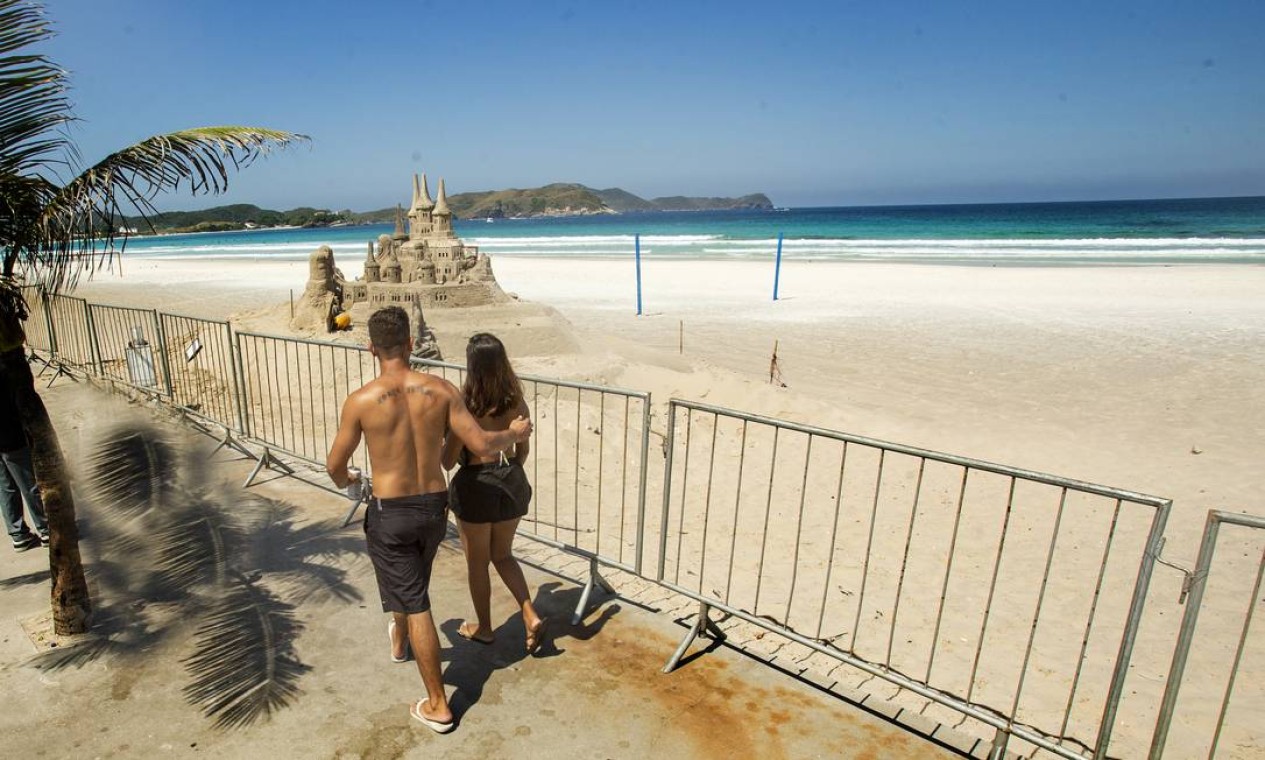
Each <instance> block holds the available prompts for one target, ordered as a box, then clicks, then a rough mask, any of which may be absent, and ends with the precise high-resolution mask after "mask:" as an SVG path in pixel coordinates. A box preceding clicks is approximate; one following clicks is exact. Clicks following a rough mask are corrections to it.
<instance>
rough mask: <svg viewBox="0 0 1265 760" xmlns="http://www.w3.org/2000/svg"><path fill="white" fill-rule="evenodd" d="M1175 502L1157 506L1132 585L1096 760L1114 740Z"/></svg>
mask: <svg viewBox="0 0 1265 760" xmlns="http://www.w3.org/2000/svg"><path fill="white" fill-rule="evenodd" d="M1172 506H1173V502H1172V501H1165V502H1164V503H1163V505H1162V506H1160V507H1159V508H1158V509H1157V510H1156V515H1155V521H1154V522H1152V523H1151V533H1150V535H1148V536H1147V540H1146V549H1145V550H1144V551H1143V554H1142V562H1141V564H1140V566H1139V567H1138V577H1137V581H1136V582H1135V583H1134V586H1133V598H1132V599H1131V600H1130V601H1129V616H1128V618H1127V621H1126V623H1125V629H1124V633H1123V635H1121V637H1120V651H1119V654H1117V655H1116V666H1115V669H1114V671H1113V672H1112V675H1111V686H1110V688H1109V689H1108V692H1107V701H1106V705H1105V706H1104V708H1103V717H1102V721H1101V723H1100V724H1099V725H1100V726H1101V728H1100V730H1099V732H1098V741H1097V743H1096V744H1095V746H1094V759H1095V760H1102V758H1105V757H1106V756H1107V747H1108V745H1109V744H1111V730H1112V727H1113V726H1114V725H1115V722H1116V713H1117V712H1118V711H1119V710H1120V695H1121V693H1123V692H1124V679H1125V676H1126V675H1128V673H1129V660H1130V658H1132V656H1133V644H1134V642H1135V640H1136V639H1137V635H1138V624H1139V623H1140V622H1141V621H1142V607H1143V605H1145V604H1146V592H1147V589H1148V588H1150V586H1151V573H1152V571H1154V569H1155V558H1156V557H1158V556H1159V553H1160V546H1161V545H1162V544H1163V541H1164V538H1163V537H1164V526H1165V525H1167V524H1168V512H1169V510H1170V509H1171V508H1172Z"/></svg>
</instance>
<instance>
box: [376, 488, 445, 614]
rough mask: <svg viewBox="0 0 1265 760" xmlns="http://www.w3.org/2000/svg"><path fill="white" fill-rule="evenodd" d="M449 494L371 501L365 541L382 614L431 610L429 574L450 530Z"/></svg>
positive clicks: (427, 494)
mask: <svg viewBox="0 0 1265 760" xmlns="http://www.w3.org/2000/svg"><path fill="white" fill-rule="evenodd" d="M447 511H448V492H447V491H437V492H435V493H424V494H421V495H418V496H400V497H397V498H393V499H371V500H370V502H369V508H368V510H366V511H365V539H366V541H368V543H369V559H371V560H373V571H374V575H376V576H377V577H378V594H379V595H380V596H381V597H382V611H383V612H403V613H406V614H412V613H418V612H426V611H427V610H429V609H430V569H431V565H432V564H433V563H434V562H435V553H436V552H437V551H439V543H440V542H441V541H443V540H444V534H445V533H446V532H447V530H448V520H447Z"/></svg>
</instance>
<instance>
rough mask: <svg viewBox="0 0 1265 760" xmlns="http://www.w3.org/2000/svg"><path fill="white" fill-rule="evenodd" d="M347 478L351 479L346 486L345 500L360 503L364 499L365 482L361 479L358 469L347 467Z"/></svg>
mask: <svg viewBox="0 0 1265 760" xmlns="http://www.w3.org/2000/svg"><path fill="white" fill-rule="evenodd" d="M347 477H349V478H351V482H350V483H348V484H347V498H348V499H351V500H352V501H360V500H361V499H363V498H364V497H365V480H364V478H363V477H361V474H360V468H359V467H348V468H347Z"/></svg>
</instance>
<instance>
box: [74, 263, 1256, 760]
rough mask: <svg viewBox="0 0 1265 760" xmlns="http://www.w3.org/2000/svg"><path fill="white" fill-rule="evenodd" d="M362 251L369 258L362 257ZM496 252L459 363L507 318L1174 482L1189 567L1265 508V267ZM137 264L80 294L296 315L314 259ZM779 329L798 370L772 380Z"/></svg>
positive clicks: (456, 339) (1135, 716) (1247, 741)
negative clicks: (1236, 524)
mask: <svg viewBox="0 0 1265 760" xmlns="http://www.w3.org/2000/svg"><path fill="white" fill-rule="evenodd" d="M339 266H340V268H341V269H342V270H343V272H344V273H345V274H346V275H348V276H350V277H354V276H356V275H357V274H359V266H360V264H359V263H358V262H354V263H348V262H343V261H340V262H339ZM493 266H494V269H495V272H496V274H497V277H498V280H499V281H500V283H501V285H502V287H503V288H504V290H505V291H506V292H508V293H513V294H515V295H516V296H517V297H518V298H519V299H521V301H522V302H520V303H516V304H508V305H504V306H492V307H480V308H475V309H462V310H451V311H446V310H442V309H432V310H430V311H428V312H427V314H426V318H427V320H428V323H429V324H430V325H431V326H432V327H433V328H434V330H435V331H436V333H437V335H438V338H439V341H440V345H441V347H442V348H443V350H444V352H445V357H446V358H449V359H452V360H454V361H458V362H460V361H461V360H462V357H461V350H462V347H463V346H464V343H465V339H466V338H467V337H468V335H469V334H471V333H473V332H475V331H478V330H489V331H492V332H497V333H500V334H502V336H503V337H504V338H505V340H506V343H507V345H508V347H509V349H510V351H511V354H512V355H513V356H514V358H515V360H516V363H517V365H518V367H519V368H520V370H521V371H526V372H531V373H535V374H538V375H544V376H552V377H560V378H566V379H574V380H586V381H590V382H597V383H605V384H613V385H618V386H621V387H625V388H632V389H640V390H646V391H650V392H652V393H653V394H654V398H655V401H656V403H657V404H662V403H665V402H666V400H667V399H668V398H670V397H680V398H684V399H689V400H696V401H704V402H707V403H710V404H717V405H721V406H725V407H731V408H734V409H738V410H742V411H748V412H755V413H760V414H765V415H769V416H773V417H778V418H782V419H786V420H791V421H795V422H800V423H805V424H810V425H817V426H821V427H825V428H832V429H836V430H842V431H846V432H848V433H853V434H858V435H864V436H868V437H872V438H877V439H882V440H887V441H894V442H898V443H903V444H908V445H913V446H918V447H924V448H929V449H933V450H937V451H943V452H950V453H953V454H958V455H963V456H967V457H973V458H978V459H984V460H989V461H994V462H998V463H1002V464H1006V465H1013V466H1017V467H1021V468H1025V469H1030V470H1035V471H1040V472H1047V473H1053V474H1057V475H1061V476H1065V477H1069V478H1074V479H1078V480H1083V481H1089V482H1094V483H1100V484H1104V485H1109V486H1115V487H1119V488H1123V489H1128V490H1132V491H1137V492H1140V493H1145V494H1153V495H1156V496H1161V497H1167V498H1171V499H1173V501H1174V505H1173V512H1172V515H1171V517H1170V519H1169V521H1168V529H1167V531H1166V533H1165V535H1166V536H1167V538H1168V541H1167V545H1166V546H1165V547H1164V550H1163V554H1162V556H1163V558H1164V559H1166V560H1168V561H1171V562H1174V563H1177V564H1179V565H1181V566H1183V567H1187V568H1189V567H1191V566H1192V565H1193V564H1194V560H1195V555H1196V553H1197V550H1198V541H1199V535H1200V532H1201V530H1202V528H1203V524H1204V517H1205V514H1206V512H1207V511H1208V510H1209V509H1224V510H1229V511H1246V512H1252V513H1256V514H1261V513H1265V497H1262V493H1263V490H1262V477H1261V468H1260V463H1261V462H1262V461H1265V297H1263V296H1265V268H1262V267H1255V266H1229V265H1221V266H1198V265H1190V266H1173V267H1159V266H1155V267H1088V266H1083V267H1082V266H1075V267H983V266H933V265H907V264H886V263H863V264H857V263H827V262H812V263H805V262H790V263H787V264H785V265H784V267H783V270H782V275H781V283H780V295H781V298H780V300H778V301H777V302H774V301H773V300H772V297H771V295H772V279H773V272H772V267H771V266H770V265H769V264H767V263H757V262H749V261H722V260H714V261H678V262H665V261H654V260H651V261H647V262H645V263H644V269H643V276H644V281H643V307H644V312H645V313H644V314H643V315H642V316H637V315H636V314H635V310H636V290H635V283H634V279H633V276H634V272H633V266H632V263H631V262H620V261H612V260H582V259H565V260H564V259H536V258H528V257H511V256H502V257H498V258H495V259H494V262H493ZM124 272H125V273H124V276H123V277H121V278H120V277H119V276H117V273H114V274H110V273H100V274H98V275H97V277H95V278H94V279H93V280H92V281H90V282H84V283H83V284H82V285H81V287H80V289H79V291H78V292H77V293H76V294H77V295H80V296H85V297H88V298H89V299H91V300H93V301H96V302H101V303H113V304H120V305H132V306H145V307H152V308H158V309H162V310H168V311H173V312H176V313H181V314H188V315H193V316H204V317H215V318H219V319H224V318H231V319H233V321H234V323H235V324H237V325H242V326H245V327H249V328H250V329H256V330H260V331H264V332H272V333H278V334H283V333H286V332H287V331H288V329H287V326H286V317H287V313H288V307H287V306H286V301H287V298H288V294H289V291H290V290H291V289H293V290H294V291H295V292H296V293H298V292H301V290H302V288H303V283H304V280H305V277H306V264H305V263H304V262H266V261H240V260H237V261H215V260H204V261H161V260H158V259H152V258H151V259H146V258H132V259H128V260H127V261H126V263H125V270H124ZM308 337H312V336H308ZM775 343H776V345H777V355H778V366H779V369H780V377H781V381H782V382H783V383H785V387H780V386H775V385H771V384H770V383H769V371H770V359H771V356H772V352H773V348H774V345H775ZM657 425H658V426H660V427H661V426H662V425H663V422H662V421H661V420H660V421H658V422H657ZM660 461H661V460H660V459H659V458H658V457H655V458H654V459H653V460H652V462H653V463H657V462H660ZM656 509H657V506H656ZM1249 544H1250V542H1248V543H1244V544H1241V545H1240V544H1233V545H1231V546H1230V547H1229V548H1227V549H1226V550H1225V551H1226V554H1225V556H1224V557H1223V559H1225V561H1227V562H1230V563H1232V564H1231V565H1230V566H1231V567H1241V568H1246V569H1250V570H1253V571H1254V570H1255V567H1256V564H1255V563H1256V562H1257V558H1258V556H1259V555H1258V554H1253V553H1252V551H1250V550H1248V549H1246V548H1244V549H1243V550H1242V551H1239V549H1240V548H1242V547H1246V546H1248V545H1249ZM1257 545H1259V543H1258V544H1257ZM1256 551H1259V550H1256ZM915 564H916V563H915ZM925 570H926V572H927V573H928V575H930V574H931V570H930V569H925ZM914 572H915V574H916V573H917V572H919V570H918V569H917V568H916V567H915V570H914ZM1180 583H1181V575H1180V574H1179V573H1178V572H1177V571H1174V570H1171V569H1168V568H1165V567H1157V569H1156V572H1155V577H1154V580H1153V584H1152V590H1153V593H1152V594H1151V599H1150V601H1149V602H1148V603H1149V604H1150V612H1151V614H1149V615H1148V616H1146V617H1144V620H1143V626H1142V629H1141V632H1140V637H1139V644H1138V648H1137V653H1136V655H1135V658H1134V665H1133V667H1132V669H1131V674H1130V680H1129V681H1128V682H1127V684H1126V686H1127V688H1126V700H1125V706H1124V707H1123V708H1122V713H1121V719H1120V723H1119V725H1118V726H1117V731H1116V734H1117V741H1118V742H1119V744H1118V745H1116V744H1113V755H1114V754H1120V755H1124V756H1131V757H1133V756H1140V755H1142V754H1144V751H1145V747H1146V744H1147V742H1149V738H1150V731H1151V728H1152V727H1153V722H1154V715H1155V713H1154V707H1155V704H1156V703H1157V702H1158V695H1159V693H1160V692H1161V691H1162V689H1163V677H1164V674H1165V673H1166V672H1167V669H1168V664H1169V659H1170V658H1171V655H1172V646H1173V642H1174V640H1175V630H1176V624H1177V622H1178V620H1177V618H1178V617H1179V616H1180V614H1181V611H1182V608H1181V607H1179V606H1177V604H1176V599H1177V595H1178V590H1179V587H1180ZM1241 625H1242V616H1241V612H1240V613H1239V615H1238V617H1236V616H1235V615H1234V614H1231V613H1227V614H1224V615H1211V616H1207V618H1206V620H1205V621H1204V622H1202V623H1201V635H1207V636H1210V637H1217V638H1216V641H1218V642H1220V641H1228V642H1231V643H1230V644H1228V645H1227V646H1229V647H1231V648H1232V647H1233V642H1234V641H1236V640H1237V635H1238V630H1239V627H1241ZM1068 635H1069V636H1079V632H1076V631H1069V634H1068ZM1259 638H1260V637H1257V640H1258V641H1259ZM1016 647H1017V649H1016V654H1018V653H1021V652H1022V641H1017V642H1016ZM1259 648H1260V647H1259V645H1257V647H1256V649H1255V650H1251V651H1249V652H1248V654H1247V655H1245V667H1246V666H1247V665H1249V664H1250V665H1251V667H1252V668H1255V670H1245V671H1243V672H1241V673H1240V677H1239V679H1240V682H1239V686H1238V689H1240V690H1244V694H1245V696H1244V699H1245V700H1246V701H1245V702H1243V703H1236V704H1237V705H1239V706H1238V707H1236V709H1246V710H1248V711H1249V712H1247V713H1245V714H1247V715H1250V714H1251V712H1250V711H1251V710H1253V709H1255V706H1259V704H1260V700H1261V699H1262V697H1261V689H1260V687H1259V685H1258V684H1260V683H1261V679H1259V678H1256V679H1254V678H1253V677H1251V676H1252V674H1253V673H1259V672H1260V670H1261V656H1260V655H1261V652H1260V651H1258V650H1259ZM1253 658H1254V659H1253ZM1035 680H1036V679H1034V681H1035ZM1028 688H1029V689H1031V690H1034V691H1035V692H1036V693H1037V694H1039V689H1040V685H1039V684H1037V683H1033V684H1030V685H1029V687H1028ZM1201 688H1202V689H1205V690H1206V693H1204V692H1200V691H1199V689H1201ZM1223 688H1224V681H1223V680H1222V681H1220V682H1219V683H1218V682H1212V683H1207V684H1203V683H1202V682H1201V683H1192V684H1191V685H1190V686H1188V687H1186V689H1184V691H1183V700H1186V699H1187V698H1191V699H1199V700H1200V701H1206V702H1209V703H1210V704H1213V709H1215V706H1216V703H1219V701H1220V697H1221V692H1220V689H1223ZM1183 703H1184V702H1183ZM1258 714H1259V713H1258ZM1234 715H1236V713H1234V712H1232V713H1231V716H1232V718H1233V716H1234ZM1251 722H1252V721H1247V723H1251ZM1235 724H1236V725H1238V726H1239V728H1238V729H1236V732H1234V734H1233V736H1231V735H1230V734H1229V733H1228V734H1227V736H1226V737H1223V740H1222V746H1223V749H1224V750H1227V751H1228V752H1229V754H1230V756H1232V757H1251V756H1257V757H1259V753H1260V752H1261V751H1262V748H1265V732H1261V731H1260V730H1259V729H1250V730H1249V729H1243V728H1242V726H1243V725H1245V723H1244V721H1243V720H1242V715H1239V720H1238V721H1237V722H1236V723H1235ZM1176 740H1177V739H1176V738H1175V741H1176ZM1172 751H1173V752H1175V753H1176V754H1174V755H1173V756H1186V755H1185V754H1183V750H1182V749H1181V748H1179V747H1174V748H1173V750H1172Z"/></svg>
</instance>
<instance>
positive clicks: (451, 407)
mask: <svg viewBox="0 0 1265 760" xmlns="http://www.w3.org/2000/svg"><path fill="white" fill-rule="evenodd" d="M444 390H445V391H446V392H447V395H448V428H449V430H451V431H452V432H451V433H450V434H449V435H450V436H456V437H457V438H458V439H460V441H461V443H463V444H465V447H466V448H467V449H470V453H471V454H474V455H475V456H476V457H492V456H495V455H496V454H497V453H498V452H501V451H504V450H505V449H507V448H509V446H510V444H512V443H514V442H515V441H525V440H527V438H528V437H529V436H531V420H529V419H527V418H526V417H518V418H517V419H515V420H514V421H513V422H511V423H510V426H509V430H499V431H497V432H495V433H493V432H489V431H487V430H484V429H483V428H482V427H480V426H479V421H478V420H476V419H475V418H474V415H473V414H470V410H469V409H467V408H466V402H465V400H464V399H462V398H461V393H460V392H459V391H458V390H457V387H456V386H454V385H453V384H452V383H450V382H448V381H447V380H445V381H444Z"/></svg>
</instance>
